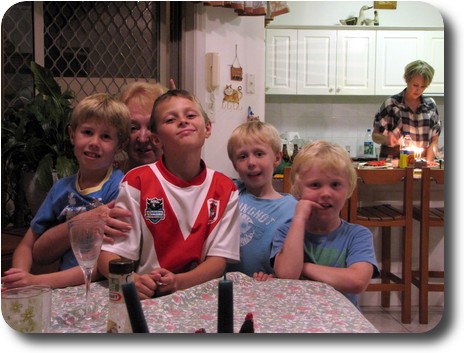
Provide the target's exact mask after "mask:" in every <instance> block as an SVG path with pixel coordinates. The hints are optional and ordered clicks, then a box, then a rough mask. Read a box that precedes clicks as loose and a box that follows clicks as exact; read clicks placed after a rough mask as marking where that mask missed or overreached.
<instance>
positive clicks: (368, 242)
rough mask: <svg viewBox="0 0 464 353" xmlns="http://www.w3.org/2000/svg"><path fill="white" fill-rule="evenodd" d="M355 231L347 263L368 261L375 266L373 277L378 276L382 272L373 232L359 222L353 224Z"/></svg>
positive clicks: (349, 264) (348, 264) (353, 230)
mask: <svg viewBox="0 0 464 353" xmlns="http://www.w3.org/2000/svg"><path fill="white" fill-rule="evenodd" d="M351 226H352V232H353V233H354V234H353V236H352V240H351V245H350V247H349V249H348V254H347V258H346V265H347V266H351V265H352V264H354V263H357V262H368V263H370V264H372V266H373V267H374V271H373V274H372V277H373V278H375V277H377V276H378V275H379V274H380V272H379V268H378V265H377V259H376V258H375V250H374V241H373V235H372V232H371V231H370V230H369V229H368V228H366V227H364V226H360V225H357V224H351Z"/></svg>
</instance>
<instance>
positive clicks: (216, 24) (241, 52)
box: [195, 6, 265, 177]
mask: <svg viewBox="0 0 464 353" xmlns="http://www.w3.org/2000/svg"><path fill="white" fill-rule="evenodd" d="M200 11H201V14H200V16H199V18H198V21H201V23H197V28H201V29H202V31H201V32H202V34H201V36H202V40H203V41H204V44H200V45H199V47H202V46H203V47H204V49H203V48H202V49H201V50H200V51H199V52H198V53H196V54H195V56H196V58H197V61H198V65H200V67H199V70H200V72H201V70H203V67H201V65H203V66H204V65H205V64H204V56H205V54H206V53H208V52H217V53H219V54H220V82H221V83H220V86H219V88H217V89H216V90H215V91H214V101H215V107H214V109H213V114H211V117H212V118H213V120H214V122H213V132H212V136H211V137H210V138H209V139H208V140H207V141H206V144H205V148H204V155H203V158H204V159H205V161H206V163H207V165H208V166H209V167H210V168H213V169H216V170H218V171H221V172H223V173H224V174H226V175H228V176H233V177H235V176H237V174H236V172H235V170H234V169H233V167H232V164H231V162H230V160H229V158H228V157H227V140H228V138H229V136H230V135H231V133H232V131H233V129H234V128H235V127H236V126H238V125H239V124H241V123H243V122H245V121H246V119H247V115H248V106H251V108H252V110H253V113H254V114H255V115H259V116H261V117H263V116H264V105H265V96H264V78H265V71H264V70H265V67H264V63H265V46H264V45H265V43H264V38H265V32H264V16H258V17H242V16H237V14H236V13H235V12H234V11H233V10H232V9H227V8H214V7H206V6H203V7H202V9H201V10H200ZM236 45H237V55H238V59H239V61H240V65H241V67H242V69H243V76H244V78H243V81H241V82H239V81H231V79H230V67H231V65H232V63H233V61H234V58H235V46H236ZM197 49H198V48H197ZM246 74H254V75H255V92H256V93H255V94H248V93H247V92H246V79H245V77H246ZM196 76H197V79H196V82H195V94H196V95H197V97H199V98H200V99H201V100H202V104H203V106H204V108H205V109H207V108H208V103H209V102H210V95H209V93H208V92H207V91H206V79H205V75H196ZM226 84H232V87H233V88H235V89H237V87H238V86H242V92H243V97H242V99H241V100H240V108H239V109H228V108H224V107H223V105H222V100H223V97H224V93H223V91H224V88H225V86H226Z"/></svg>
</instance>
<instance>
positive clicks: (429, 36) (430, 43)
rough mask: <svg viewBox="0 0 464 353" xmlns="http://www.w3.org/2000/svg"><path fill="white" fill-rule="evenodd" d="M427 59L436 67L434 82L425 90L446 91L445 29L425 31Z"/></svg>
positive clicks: (438, 92) (431, 91) (427, 91)
mask: <svg viewBox="0 0 464 353" xmlns="http://www.w3.org/2000/svg"><path fill="white" fill-rule="evenodd" d="M424 36H425V51H426V52H425V59H424V60H425V61H427V62H428V63H429V64H430V65H432V67H433V68H434V69H435V75H434V76H433V80H432V83H431V84H430V86H429V87H428V88H427V90H426V91H425V94H427V93H437V94H444V93H445V34H444V32H443V31H429V32H424Z"/></svg>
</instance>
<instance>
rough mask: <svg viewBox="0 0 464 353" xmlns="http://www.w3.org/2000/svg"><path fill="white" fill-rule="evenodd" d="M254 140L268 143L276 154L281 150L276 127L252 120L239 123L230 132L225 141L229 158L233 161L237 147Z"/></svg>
mask: <svg viewBox="0 0 464 353" xmlns="http://www.w3.org/2000/svg"><path fill="white" fill-rule="evenodd" d="M254 142H259V143H263V144H266V145H270V146H271V148H272V150H273V151H274V152H275V153H276V154H277V153H279V152H280V150H281V140H280V136H279V132H278V131H277V129H276V128H275V127H274V126H273V125H271V124H268V123H264V122H262V121H259V120H253V121H248V122H246V123H243V124H241V125H239V126H238V127H237V128H235V130H234V131H233V132H232V135H231V136H230V138H229V141H228V143H227V153H228V155H229V159H230V160H231V161H232V162H233V159H234V152H235V150H236V149H237V147H239V146H241V145H249V144H251V143H254Z"/></svg>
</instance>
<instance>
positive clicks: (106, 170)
mask: <svg viewBox="0 0 464 353" xmlns="http://www.w3.org/2000/svg"><path fill="white" fill-rule="evenodd" d="M130 129H131V123H130V113H129V110H128V108H127V106H126V105H125V104H124V103H122V102H120V101H118V100H116V99H114V98H112V97H111V96H109V95H108V94H105V93H98V94H94V95H92V96H89V97H86V98H85V99H83V100H82V101H81V102H80V103H79V104H78V105H77V106H76V107H75V108H74V110H73V113H72V116H71V121H70V126H69V136H70V140H71V143H72V144H73V146H74V155H75V156H76V158H77V161H78V163H79V171H78V172H77V174H75V175H72V176H69V177H65V178H63V179H60V180H58V181H57V182H56V183H55V185H53V187H52V188H51V189H50V191H49V192H48V194H47V197H46V198H45V200H44V202H43V203H42V205H41V207H40V209H39V210H38V212H37V214H36V215H35V217H34V218H33V219H32V222H31V226H30V228H29V229H28V230H27V232H26V234H25V235H24V237H23V239H22V241H21V243H20V244H19V245H18V247H17V248H16V250H15V252H14V254H13V267H12V268H10V269H9V270H7V271H5V276H4V277H2V284H4V285H5V286H6V287H20V286H27V285H33V284H46V285H50V286H51V287H52V288H59V287H67V286H73V285H78V284H82V283H84V277H83V274H82V270H81V268H80V267H79V266H78V263H77V260H76V259H75V257H74V254H73V253H72V250H70V249H68V251H67V252H65V253H64V255H63V256H62V258H61V264H60V271H58V272H53V273H47V274H40V275H33V274H31V273H29V271H30V270H31V266H32V262H33V259H32V248H33V246H34V243H35V241H36V240H37V239H38V237H40V235H41V234H42V233H44V232H45V231H46V230H47V229H49V228H51V227H54V226H56V225H57V224H60V223H65V222H66V221H68V220H70V219H72V218H74V217H76V218H78V217H79V215H80V214H81V213H83V212H85V211H88V210H90V209H93V208H95V207H97V206H99V205H102V204H106V203H108V202H110V201H112V200H114V199H115V198H116V196H117V195H118V192H119V183H120V181H121V179H122V178H123V176H124V174H123V173H122V172H121V171H120V170H119V169H113V167H112V164H113V159H114V156H115V154H116V153H118V152H119V151H121V150H122V149H123V148H124V147H125V145H126V144H127V142H128V140H129V134H130ZM97 277H99V274H98V272H97V271H94V276H93V279H96V278H97Z"/></svg>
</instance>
